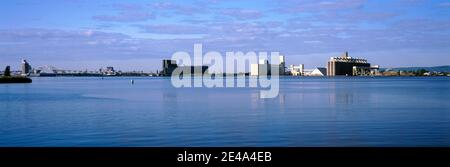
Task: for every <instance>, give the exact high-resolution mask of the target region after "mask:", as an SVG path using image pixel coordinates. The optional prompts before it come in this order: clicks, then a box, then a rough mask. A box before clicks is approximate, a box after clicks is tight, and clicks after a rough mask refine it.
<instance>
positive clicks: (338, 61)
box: [327, 52, 370, 76]
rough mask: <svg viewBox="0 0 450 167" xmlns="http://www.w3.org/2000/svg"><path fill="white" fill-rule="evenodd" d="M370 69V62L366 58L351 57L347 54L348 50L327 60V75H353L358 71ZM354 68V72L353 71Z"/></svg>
mask: <svg viewBox="0 0 450 167" xmlns="http://www.w3.org/2000/svg"><path fill="white" fill-rule="evenodd" d="M354 67H355V68H354ZM367 69H370V63H368V62H367V60H366V59H359V58H353V57H350V56H348V52H345V54H344V55H342V56H341V57H331V58H330V60H329V61H328V70H327V75H328V76H337V75H345V76H353V75H357V74H359V72H363V73H364V72H366V70H367ZM355 70H356V73H354V71H355Z"/></svg>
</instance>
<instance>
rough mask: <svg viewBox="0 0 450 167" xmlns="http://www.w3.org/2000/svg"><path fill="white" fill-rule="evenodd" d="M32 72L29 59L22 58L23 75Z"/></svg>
mask: <svg viewBox="0 0 450 167" xmlns="http://www.w3.org/2000/svg"><path fill="white" fill-rule="evenodd" d="M30 73H31V65H30V64H29V63H28V62H27V60H25V59H23V60H22V73H21V75H22V76H28V75H30Z"/></svg>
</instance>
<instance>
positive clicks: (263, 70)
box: [250, 56, 286, 76]
mask: <svg viewBox="0 0 450 167" xmlns="http://www.w3.org/2000/svg"><path fill="white" fill-rule="evenodd" d="M279 60H280V64H270V63H269V61H268V60H267V59H260V60H259V61H258V64H251V65H250V75H252V76H258V75H272V71H271V70H272V69H278V70H279V71H278V75H284V74H285V73H286V65H285V64H286V62H285V56H280V57H279Z"/></svg>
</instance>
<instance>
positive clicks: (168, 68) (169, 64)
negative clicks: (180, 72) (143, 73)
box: [161, 60, 178, 76]
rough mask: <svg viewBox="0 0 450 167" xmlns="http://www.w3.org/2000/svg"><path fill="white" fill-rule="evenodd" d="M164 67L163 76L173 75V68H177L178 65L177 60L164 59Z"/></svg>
mask: <svg viewBox="0 0 450 167" xmlns="http://www.w3.org/2000/svg"><path fill="white" fill-rule="evenodd" d="M162 66H163V69H162V71H161V75H162V76H170V75H172V72H173V70H175V69H176V68H177V67H178V65H177V62H176V61H175V60H163V64H162Z"/></svg>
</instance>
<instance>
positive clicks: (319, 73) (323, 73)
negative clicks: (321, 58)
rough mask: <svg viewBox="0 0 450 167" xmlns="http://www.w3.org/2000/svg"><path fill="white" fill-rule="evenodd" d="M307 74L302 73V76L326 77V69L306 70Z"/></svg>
mask: <svg viewBox="0 0 450 167" xmlns="http://www.w3.org/2000/svg"><path fill="white" fill-rule="evenodd" d="M307 71H308V72H304V76H326V75H327V68H324V67H317V68H315V69H311V70H307Z"/></svg>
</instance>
